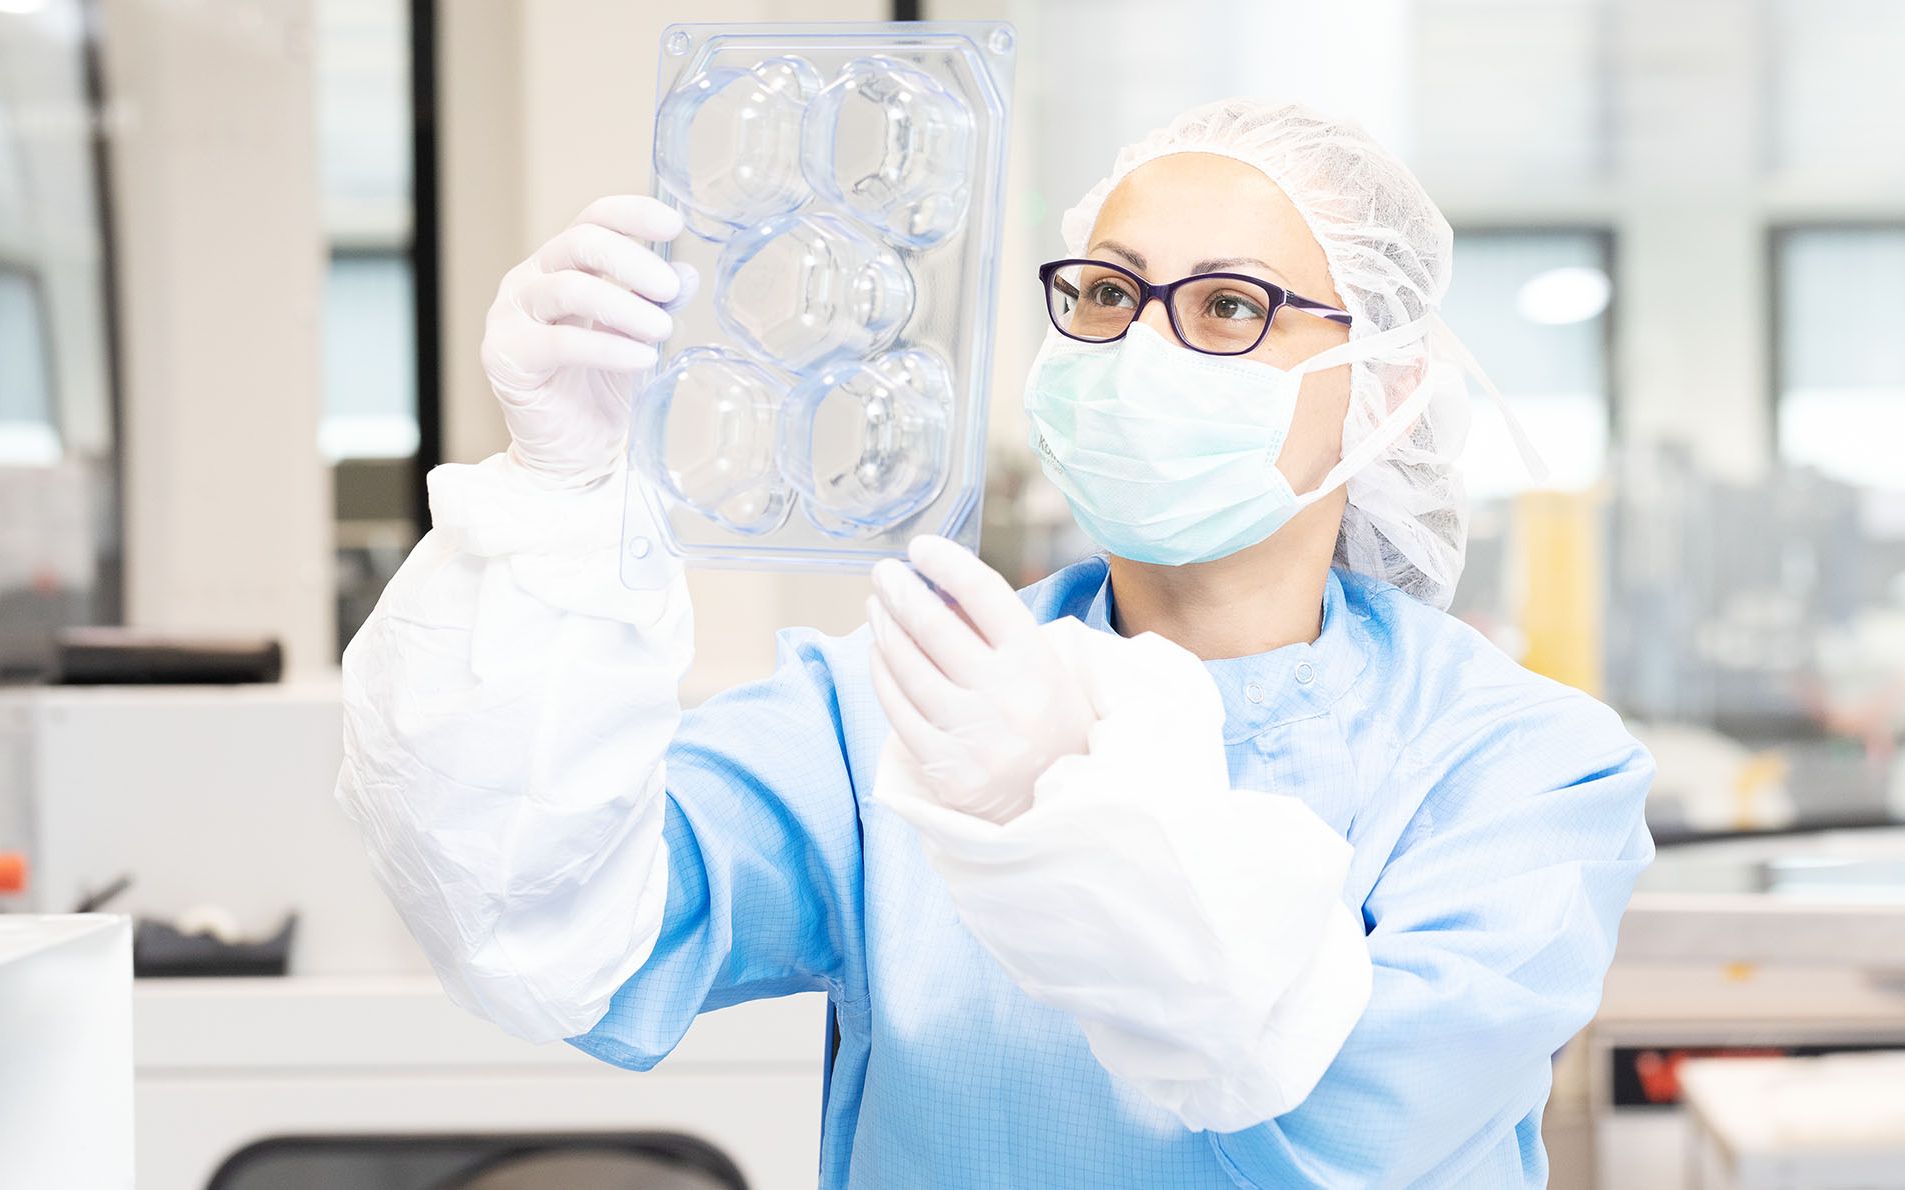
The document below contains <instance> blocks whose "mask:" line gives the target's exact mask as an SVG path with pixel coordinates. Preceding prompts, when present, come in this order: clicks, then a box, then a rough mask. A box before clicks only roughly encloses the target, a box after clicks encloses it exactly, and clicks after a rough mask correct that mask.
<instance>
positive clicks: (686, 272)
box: [661, 260, 701, 314]
mask: <svg viewBox="0 0 1905 1190" xmlns="http://www.w3.org/2000/svg"><path fill="white" fill-rule="evenodd" d="M668 267H669V268H671V269H673V270H675V276H677V277H679V278H681V288H680V289H677V290H676V291H675V296H674V297H673V298H671V299H669V300H668V301H665V302H663V303H662V304H661V308H662V309H664V310H666V311H668V312H669V313H670V314H672V313H674V312H675V311H676V310H679V309H681V308H682V307H683V306H685V305H687V304H688V303H689V302H691V301H693V300H694V296H695V294H697V293H700V292H701V270H699V269H697V268H695V266H693V265H691V264H689V263H688V262H687V261H685V260H671V261H669V262H668Z"/></svg>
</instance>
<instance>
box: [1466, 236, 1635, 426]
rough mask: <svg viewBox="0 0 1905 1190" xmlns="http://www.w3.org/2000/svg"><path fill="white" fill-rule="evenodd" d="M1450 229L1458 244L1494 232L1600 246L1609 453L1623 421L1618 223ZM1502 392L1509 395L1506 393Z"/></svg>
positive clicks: (1482, 362)
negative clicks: (1578, 238)
mask: <svg viewBox="0 0 1905 1190" xmlns="http://www.w3.org/2000/svg"><path fill="white" fill-rule="evenodd" d="M1452 229H1453V231H1454V233H1455V242H1456V243H1457V244H1458V245H1459V243H1460V241H1461V240H1462V238H1463V237H1465V236H1466V237H1471V238H1473V237H1478V236H1495V237H1499V238H1515V237H1521V238H1528V239H1533V238H1534V237H1536V236H1582V237H1585V238H1587V239H1591V240H1593V241H1594V242H1595V243H1596V244H1597V245H1598V246H1599V248H1600V257H1601V271H1602V272H1604V273H1606V274H1607V281H1608V290H1609V291H1608V298H1607V307H1606V309H1604V310H1602V311H1601V313H1600V314H1599V315H1598V317H1599V318H1600V320H1601V344H1600V346H1601V361H1602V371H1601V374H1602V375H1603V376H1604V377H1605V378H1606V385H1607V443H1608V449H1609V452H1610V454H1611V453H1612V452H1613V450H1614V448H1615V447H1616V446H1617V445H1618V444H1619V442H1620V440H1621V434H1622V432H1623V430H1624V423H1625V418H1624V408H1623V402H1622V396H1621V383H1620V369H1619V367H1618V366H1617V365H1618V363H1619V361H1620V356H1619V347H1620V308H1621V273H1620V238H1621V233H1620V227H1619V225H1618V224H1616V223H1612V222H1605V223H1601V222H1593V221H1587V220H1582V221H1573V220H1564V221H1560V222H1547V221H1543V222H1530V223H1503V222H1475V223H1453V224H1452ZM1461 267H1462V257H1461V253H1460V251H1459V250H1458V251H1457V252H1456V254H1455V262H1454V268H1455V270H1457V272H1456V275H1458V276H1459V275H1460V271H1459V270H1460V269H1461ZM1453 329H1454V330H1455V333H1456V334H1457V335H1458V336H1459V335H1460V334H1461V330H1462V328H1460V327H1455V328H1453ZM1480 362H1481V364H1482V366H1483V368H1484V369H1486V368H1487V366H1488V361H1487V360H1482V361H1480ZM1503 395H1504V396H1508V394H1506V393H1504V394H1503Z"/></svg>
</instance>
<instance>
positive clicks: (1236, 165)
mask: <svg viewBox="0 0 1905 1190" xmlns="http://www.w3.org/2000/svg"><path fill="white" fill-rule="evenodd" d="M1107 241H1109V242H1110V244H1112V245H1115V246H1116V247H1118V248H1120V249H1123V251H1120V252H1114V253H1112V254H1111V256H1112V258H1113V259H1120V260H1121V262H1122V263H1128V264H1133V263H1140V262H1141V263H1142V267H1141V268H1140V269H1139V271H1140V272H1142V273H1144V274H1145V275H1147V276H1149V277H1150V278H1152V279H1153V280H1170V279H1172V278H1175V277H1179V276H1183V275H1185V274H1187V273H1193V272H1204V271H1213V270H1211V269H1209V267H1208V266H1209V264H1210V262H1213V261H1227V260H1257V261H1261V262H1264V263H1265V264H1266V265H1267V266H1268V268H1248V267H1243V268H1239V270H1238V271H1242V272H1264V273H1267V274H1268V275H1269V276H1270V279H1271V280H1281V281H1282V282H1283V283H1285V284H1287V285H1288V286H1290V287H1291V288H1293V289H1296V290H1298V291H1299V292H1301V293H1303V294H1304V295H1305V296H1307V297H1317V298H1318V299H1319V300H1323V299H1324V297H1326V296H1327V295H1328V294H1330V293H1331V292H1333V290H1332V287H1331V285H1330V281H1329V266H1328V261H1327V260H1326V259H1325V257H1324V255H1323V249H1322V247H1321V245H1319V244H1318V243H1317V242H1316V237H1315V236H1313V235H1311V234H1310V229H1309V225H1308V224H1306V223H1305V222H1304V221H1303V216H1302V215H1301V214H1300V213H1299V212H1298V211H1297V209H1296V206H1295V205H1294V204H1293V203H1291V202H1290V199H1289V197H1288V196H1286V195H1285V194H1284V193H1283V191H1282V190H1281V189H1280V188H1278V186H1277V185H1276V184H1275V183H1274V182H1272V181H1271V180H1270V179H1269V178H1268V177H1267V176H1265V174H1264V173H1263V171H1262V170H1259V169H1257V168H1256V167H1254V166H1252V165H1249V164H1246V163H1245V162H1242V161H1238V160H1236V159H1235V158H1231V157H1224V156H1221V155H1219V154H1215V153H1172V154H1170V155H1168V156H1164V157H1159V158H1156V159H1155V160H1152V161H1147V162H1145V163H1144V164H1143V165H1140V166H1138V167H1137V168H1136V169H1134V170H1132V171H1131V172H1130V173H1128V174H1126V175H1125V176H1124V177H1123V178H1122V179H1120V180H1119V182H1118V184H1117V185H1116V186H1114V187H1113V188H1112V191H1111V193H1110V194H1109V195H1107V196H1106V198H1105V205H1104V206H1103V207H1102V208H1101V209H1100V210H1099V212H1098V222H1097V223H1096V224H1094V225H1093V227H1092V235H1091V243H1090V246H1089V249H1088V250H1090V251H1091V252H1092V254H1093V255H1098V254H1099V252H1098V251H1097V249H1098V248H1099V247H1100V246H1101V245H1104V244H1106V242H1107ZM1132 256H1135V257H1137V258H1138V260H1136V261H1134V260H1131V259H1129V258H1130V257H1132ZM1214 271H1222V269H1221V268H1219V269H1217V270H1214Z"/></svg>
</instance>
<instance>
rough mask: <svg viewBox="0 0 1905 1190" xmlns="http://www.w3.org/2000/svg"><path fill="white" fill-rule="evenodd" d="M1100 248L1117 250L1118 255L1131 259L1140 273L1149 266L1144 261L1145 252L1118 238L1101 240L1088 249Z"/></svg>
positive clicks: (1111, 250)
mask: <svg viewBox="0 0 1905 1190" xmlns="http://www.w3.org/2000/svg"><path fill="white" fill-rule="evenodd" d="M1100 248H1102V249H1104V250H1105V251H1106V252H1116V253H1117V254H1118V255H1120V256H1122V257H1124V258H1125V259H1126V260H1128V261H1130V262H1131V267H1132V268H1134V269H1137V270H1138V271H1139V272H1140V273H1142V272H1143V271H1144V270H1145V269H1146V268H1147V267H1149V266H1147V265H1146V264H1145V262H1144V253H1142V252H1140V251H1138V250H1137V249H1136V248H1127V247H1125V246H1124V245H1123V244H1120V243H1119V242H1118V241H1116V240H1099V241H1098V242H1097V243H1096V244H1094V245H1092V246H1091V248H1090V249H1088V251H1092V252H1096V251H1098V250H1099V249H1100Z"/></svg>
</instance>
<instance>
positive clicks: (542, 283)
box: [514, 269, 675, 343]
mask: <svg viewBox="0 0 1905 1190" xmlns="http://www.w3.org/2000/svg"><path fill="white" fill-rule="evenodd" d="M670 271H671V272H672V270H670ZM514 296H515V301H516V304H517V306H518V307H519V308H520V309H521V310H522V311H523V313H525V314H527V315H529V317H530V318H532V319H534V320H535V321H537V322H543V323H552V324H553V323H560V322H562V321H563V320H565V319H578V320H580V319H586V320H588V321H590V322H594V323H599V324H600V325H602V326H604V327H606V328H608V329H609V330H612V331H617V332H620V333H621V334H624V335H627V336H628V337H629V338H631V339H636V340H639V341H641V342H643V343H659V342H661V341H662V340H663V339H666V338H667V337H668V336H669V334H670V333H672V332H673V331H674V329H675V320H674V319H673V318H670V317H669V316H668V312H667V311H665V310H663V309H661V308H660V307H659V306H657V305H655V303H653V302H651V301H648V300H646V299H645V298H639V297H636V296H635V295H634V294H632V293H630V292H629V291H628V290H626V289H623V288H622V287H621V286H619V285H617V284H615V283H614V282H613V281H604V280H603V279H602V278H600V277H597V276H593V275H591V274H589V273H583V272H577V271H576V270H574V269H564V270H563V271H561V272H559V273H544V274H542V275H540V276H534V277H527V278H525V279H524V280H523V281H522V283H521V285H520V286H519V287H518V288H517V291H516V293H515V295H514Z"/></svg>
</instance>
